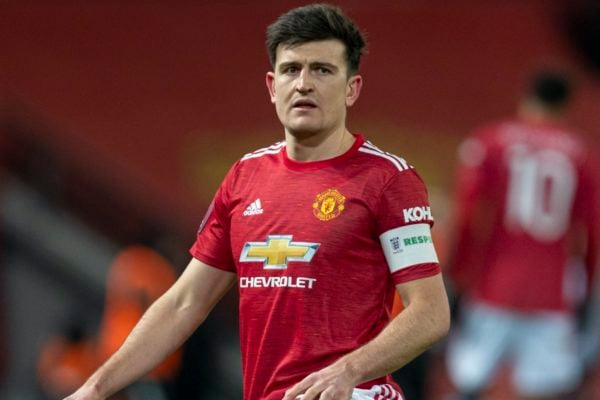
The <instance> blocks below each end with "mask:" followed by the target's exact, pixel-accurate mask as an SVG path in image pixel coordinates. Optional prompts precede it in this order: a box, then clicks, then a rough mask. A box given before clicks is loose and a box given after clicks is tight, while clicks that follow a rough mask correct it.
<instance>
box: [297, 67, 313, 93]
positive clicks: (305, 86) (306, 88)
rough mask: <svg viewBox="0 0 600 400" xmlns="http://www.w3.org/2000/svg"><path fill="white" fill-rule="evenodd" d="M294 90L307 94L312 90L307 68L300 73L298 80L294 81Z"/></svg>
mask: <svg viewBox="0 0 600 400" xmlns="http://www.w3.org/2000/svg"><path fill="white" fill-rule="evenodd" d="M296 90H297V91H298V92H300V93H308V92H311V91H312V90H313V81H312V77H311V76H310V71H309V70H308V68H304V69H302V70H301V71H300V74H299V75H298V80H297V81H296Z"/></svg>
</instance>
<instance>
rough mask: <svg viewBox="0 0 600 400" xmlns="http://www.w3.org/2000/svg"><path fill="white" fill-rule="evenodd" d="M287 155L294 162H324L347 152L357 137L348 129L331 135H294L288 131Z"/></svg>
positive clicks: (286, 135)
mask: <svg viewBox="0 0 600 400" xmlns="http://www.w3.org/2000/svg"><path fill="white" fill-rule="evenodd" d="M285 137H286V149H287V155H288V157H289V158H290V159H292V160H294V161H304V162H308V161H322V160H329V159H331V158H335V157H337V156H340V155H342V154H344V153H345V152H347V151H348V150H349V149H350V148H351V147H352V145H353V144H354V141H355V137H354V136H353V135H352V134H351V133H350V132H349V131H348V130H347V129H346V128H342V130H341V131H338V132H332V133H329V134H322V135H320V134H315V135H307V136H305V137H303V136H302V135H294V134H291V133H289V132H287V131H286V133H285Z"/></svg>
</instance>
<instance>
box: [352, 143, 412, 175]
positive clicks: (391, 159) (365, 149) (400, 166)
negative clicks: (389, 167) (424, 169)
mask: <svg viewBox="0 0 600 400" xmlns="http://www.w3.org/2000/svg"><path fill="white" fill-rule="evenodd" d="M358 151H360V152H363V153H368V154H373V155H374V156H377V157H382V158H385V159H386V160H389V161H390V162H391V163H392V164H394V166H395V167H396V168H398V170H399V171H404V170H405V169H406V168H404V167H402V165H400V163H399V162H398V160H396V159H395V158H393V157H391V156H388V155H386V154H383V153H381V152H379V151H375V150H371V149H367V148H365V147H361V148H359V149H358Z"/></svg>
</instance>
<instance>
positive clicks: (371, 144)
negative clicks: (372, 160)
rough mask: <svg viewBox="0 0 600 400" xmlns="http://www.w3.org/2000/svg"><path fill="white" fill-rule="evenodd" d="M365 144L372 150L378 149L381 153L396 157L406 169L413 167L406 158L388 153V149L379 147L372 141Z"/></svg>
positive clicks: (364, 144)
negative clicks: (384, 149)
mask: <svg viewBox="0 0 600 400" xmlns="http://www.w3.org/2000/svg"><path fill="white" fill-rule="evenodd" d="M363 146H365V147H368V148H370V149H372V150H376V151H378V152H380V153H381V154H385V155H388V156H390V157H394V158H395V159H396V160H397V161H398V162H399V163H400V164H401V165H402V166H403V167H404V168H405V169H409V168H411V166H410V165H408V163H407V162H406V160H405V159H404V158H402V157H398V156H397V155H395V154H392V153H388V152H387V151H383V150H381V149H380V148H379V147H377V146H375V145H374V144H373V143H371V142H369V141H366V142H364V143H363Z"/></svg>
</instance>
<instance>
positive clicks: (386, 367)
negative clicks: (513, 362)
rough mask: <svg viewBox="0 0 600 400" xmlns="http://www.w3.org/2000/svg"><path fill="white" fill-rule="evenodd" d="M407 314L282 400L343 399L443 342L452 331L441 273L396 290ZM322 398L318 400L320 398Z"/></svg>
mask: <svg viewBox="0 0 600 400" xmlns="http://www.w3.org/2000/svg"><path fill="white" fill-rule="evenodd" d="M397 289H398V292H399V293H400V296H401V297H402V301H403V302H404V304H405V309H404V310H403V311H402V312H401V313H400V314H398V316H397V317H396V318H394V319H393V320H392V321H391V322H390V323H389V325H388V326H387V327H386V328H385V329H384V330H383V331H381V333H380V334H379V335H378V336H377V337H376V338H374V339H373V340H372V341H371V342H369V343H367V344H365V345H364V346H362V347H360V348H358V349H357V350H355V351H353V352H352V353H349V354H347V355H346V356H344V357H342V358H340V359H339V360H338V361H336V362H335V363H333V364H332V365H330V366H328V367H326V368H324V369H322V370H320V371H317V372H315V373H312V374H310V375H309V376H307V377H306V378H305V379H303V380H302V381H301V382H299V383H298V384H296V385H295V386H294V387H292V388H291V389H289V390H288V391H287V392H286V394H285V397H284V398H283V400H295V399H296V397H297V396H298V395H301V394H303V395H304V397H303V399H304V400H314V399H320V400H347V399H349V398H350V396H351V393H352V390H353V388H354V387H356V386H357V385H358V384H360V383H362V382H366V381H369V380H372V379H375V378H378V377H381V376H384V375H386V374H389V373H391V372H393V371H395V370H397V369H399V368H400V367H402V366H404V365H405V364H407V363H408V362H409V361H410V360H412V359H413V358H415V357H416V356H418V355H419V354H420V353H422V352H423V351H425V350H426V349H427V348H429V347H430V346H431V345H433V344H434V343H435V342H437V341H438V340H440V339H441V338H443V337H444V336H445V335H446V334H447V333H448V330H449V328H450V311H449V307H448V297H447V295H446V290H445V289H444V283H443V280H442V276H441V274H438V275H436V276H433V277H429V278H424V279H419V280H415V281H411V282H407V283H403V284H400V285H398V286H397ZM319 396H320V397H319Z"/></svg>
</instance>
